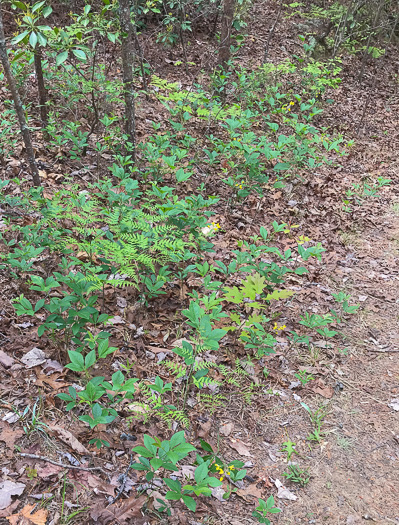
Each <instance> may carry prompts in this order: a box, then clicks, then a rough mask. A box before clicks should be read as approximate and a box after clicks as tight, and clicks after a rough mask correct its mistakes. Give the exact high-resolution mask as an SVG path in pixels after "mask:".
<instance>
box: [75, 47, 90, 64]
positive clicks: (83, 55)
mask: <svg viewBox="0 0 399 525" xmlns="http://www.w3.org/2000/svg"><path fill="white" fill-rule="evenodd" d="M72 53H73V54H74V55H75V57H76V58H78V59H79V60H82V61H83V62H85V61H86V60H87V56H86V53H85V52H84V51H82V50H81V49H72Z"/></svg>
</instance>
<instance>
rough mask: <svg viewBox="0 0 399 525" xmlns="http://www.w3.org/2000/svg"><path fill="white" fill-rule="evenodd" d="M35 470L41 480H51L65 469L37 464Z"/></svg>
mask: <svg viewBox="0 0 399 525" xmlns="http://www.w3.org/2000/svg"><path fill="white" fill-rule="evenodd" d="M35 470H36V472H37V476H38V478H39V479H49V478H51V477H52V476H55V475H57V474H59V473H60V472H62V470H63V468H62V467H57V465H52V464H51V463H45V464H44V465H43V462H41V463H36V464H35Z"/></svg>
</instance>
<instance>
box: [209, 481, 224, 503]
mask: <svg viewBox="0 0 399 525" xmlns="http://www.w3.org/2000/svg"><path fill="white" fill-rule="evenodd" d="M225 492H226V489H225V488H224V487H223V485H220V486H219V487H214V488H213V489H212V492H211V494H212V496H213V497H214V498H216V499H217V500H218V501H220V502H221V503H226V500H225V499H224V498H223V495H224V494H225Z"/></svg>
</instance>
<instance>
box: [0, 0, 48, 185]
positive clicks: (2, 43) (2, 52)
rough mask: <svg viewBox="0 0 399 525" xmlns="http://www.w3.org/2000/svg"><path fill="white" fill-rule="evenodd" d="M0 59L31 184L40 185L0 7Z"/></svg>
mask: <svg viewBox="0 0 399 525" xmlns="http://www.w3.org/2000/svg"><path fill="white" fill-rule="evenodd" d="M0 61H1V63H2V65H3V69H4V73H5V76H6V79H7V82H8V87H9V89H10V91H11V95H12V98H13V100H14V106H15V111H16V113H17V116H18V121H19V127H20V129H21V134H22V138H23V140H24V143H25V150H26V156H27V159H28V162H29V166H30V169H31V172H32V177H33V184H34V185H35V186H40V184H41V183H40V176H39V171H38V169H37V164H36V160H35V154H34V152H33V146H32V141H31V138H30V133H29V128H28V125H27V122H26V119H25V114H24V108H23V106H22V102H21V99H20V96H19V94H18V90H17V86H16V83H15V79H14V77H13V74H12V72H11V67H10V62H9V60H8V55H7V48H6V38H5V35H4V27H3V17H2V14H1V8H0Z"/></svg>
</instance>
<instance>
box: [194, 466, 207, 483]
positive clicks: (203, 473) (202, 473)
mask: <svg viewBox="0 0 399 525" xmlns="http://www.w3.org/2000/svg"><path fill="white" fill-rule="evenodd" d="M207 475H208V464H207V463H202V465H200V466H199V467H197V468H196V469H195V472H194V479H195V481H196V482H197V483H201V481H203V480H204V479H205V478H206V477H207Z"/></svg>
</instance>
